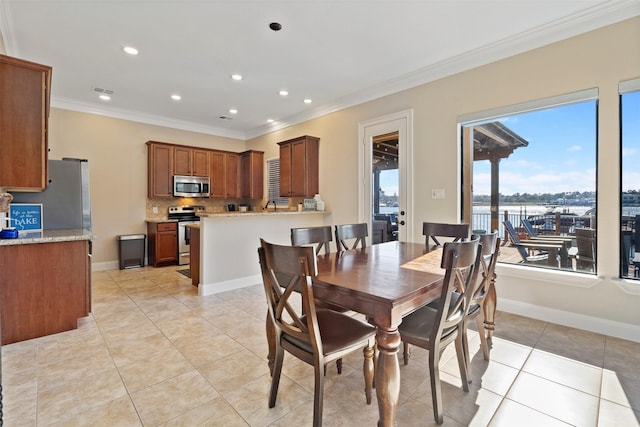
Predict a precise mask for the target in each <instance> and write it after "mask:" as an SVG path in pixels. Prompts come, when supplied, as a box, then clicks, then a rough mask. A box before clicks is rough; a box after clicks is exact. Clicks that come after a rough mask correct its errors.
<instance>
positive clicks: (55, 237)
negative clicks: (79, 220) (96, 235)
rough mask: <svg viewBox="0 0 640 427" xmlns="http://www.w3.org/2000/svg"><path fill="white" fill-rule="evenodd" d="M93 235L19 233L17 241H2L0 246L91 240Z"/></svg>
mask: <svg viewBox="0 0 640 427" xmlns="http://www.w3.org/2000/svg"><path fill="white" fill-rule="evenodd" d="M91 239H93V234H92V233H91V231H90V230H83V229H81V228H78V229H70V230H44V231H18V238H17V239H0V246H12V245H25V244H30V243H54V242H69V241H74V240H91Z"/></svg>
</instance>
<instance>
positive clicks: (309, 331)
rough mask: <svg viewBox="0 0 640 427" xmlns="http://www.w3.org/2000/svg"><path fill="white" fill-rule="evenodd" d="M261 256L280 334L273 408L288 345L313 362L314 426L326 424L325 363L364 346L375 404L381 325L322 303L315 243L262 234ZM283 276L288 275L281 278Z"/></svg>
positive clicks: (296, 354)
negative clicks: (274, 240) (277, 240)
mask: <svg viewBox="0 0 640 427" xmlns="http://www.w3.org/2000/svg"><path fill="white" fill-rule="evenodd" d="M258 257H259V260H260V268H261V271H262V281H263V285H264V290H265V294H266V297H267V303H268V307H269V316H270V320H271V322H273V325H274V327H275V335H276V340H275V363H274V369H273V374H272V377H271V391H270V393H269V408H273V407H274V406H275V404H276V397H277V394H278V385H279V383H280V375H281V373H282V363H283V360H284V352H285V351H287V352H288V353H290V354H291V355H292V356H294V357H297V358H298V359H300V360H302V361H304V362H306V363H308V364H310V365H312V366H313V372H314V381H315V387H314V399H313V426H314V427H320V426H322V403H323V391H324V374H323V369H324V366H325V365H326V364H327V363H330V362H332V361H334V360H337V359H339V358H342V357H343V356H345V355H347V354H349V353H351V352H353V351H356V350H358V349H362V348H364V351H363V352H364V358H365V359H364V367H363V371H364V380H365V396H366V401H367V404H370V403H371V391H372V388H373V372H374V371H373V369H374V368H373V352H374V350H373V345H374V342H375V334H376V328H374V327H373V326H371V325H369V324H367V323H365V322H363V321H361V320H358V319H356V318H354V317H351V316H349V315H346V314H343V313H338V312H336V311H333V310H324V309H320V308H317V307H316V305H315V301H314V297H313V284H312V283H313V282H312V278H313V277H314V276H316V275H317V267H316V254H315V250H314V248H313V247H295V246H280V245H274V244H270V243H268V242H265V241H264V240H263V239H260V247H259V248H258ZM283 277H287V278H288V280H287V281H286V282H282V281H280V280H279V279H278V278H283ZM296 292H300V294H301V297H302V304H303V307H302V311H301V312H300V311H299V310H296V309H294V306H295V305H297V304H293V301H292V300H291V297H292V296H293V295H294V294H295V293H296ZM302 313H304V314H302Z"/></svg>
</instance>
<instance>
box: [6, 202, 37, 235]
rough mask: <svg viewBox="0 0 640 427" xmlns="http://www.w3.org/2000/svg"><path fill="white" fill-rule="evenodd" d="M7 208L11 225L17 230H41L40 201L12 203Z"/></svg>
mask: <svg viewBox="0 0 640 427" xmlns="http://www.w3.org/2000/svg"><path fill="white" fill-rule="evenodd" d="M9 209H10V211H9V217H10V218H11V221H10V222H11V227H15V228H16V229H17V230H18V231H41V230H42V203H34V204H31V203H12V204H11V205H9Z"/></svg>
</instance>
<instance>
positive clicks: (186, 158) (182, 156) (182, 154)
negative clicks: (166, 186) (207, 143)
mask: <svg viewBox="0 0 640 427" xmlns="http://www.w3.org/2000/svg"><path fill="white" fill-rule="evenodd" d="M173 174H174V175H185V176H209V151H208V150H204V149H198V148H191V147H182V146H179V145H175V146H174V147H173Z"/></svg>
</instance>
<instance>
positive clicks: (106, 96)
mask: <svg viewBox="0 0 640 427" xmlns="http://www.w3.org/2000/svg"><path fill="white" fill-rule="evenodd" d="M98 98H100V99H102V100H103V101H109V100H110V99H111V97H110V96H109V95H105V94H102V95H100V96H99V97H98Z"/></svg>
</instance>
